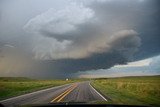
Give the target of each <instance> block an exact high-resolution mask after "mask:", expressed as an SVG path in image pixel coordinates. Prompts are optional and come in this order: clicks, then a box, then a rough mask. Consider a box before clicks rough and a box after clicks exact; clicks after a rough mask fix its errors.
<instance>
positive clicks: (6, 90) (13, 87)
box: [0, 77, 79, 100]
mask: <svg viewBox="0 0 160 107" xmlns="http://www.w3.org/2000/svg"><path fill="white" fill-rule="evenodd" d="M77 81H79V80H75V79H74V80H68V81H66V80H33V79H29V78H23V77H0V100H3V99H6V98H9V97H13V96H18V95H21V94H25V93H29V92H33V91H37V90H41V89H46V88H49V87H54V86H59V85H64V84H68V83H73V82H77Z"/></svg>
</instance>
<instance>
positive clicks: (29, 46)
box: [0, 0, 160, 78]
mask: <svg viewBox="0 0 160 107" xmlns="http://www.w3.org/2000/svg"><path fill="white" fill-rule="evenodd" d="M159 13H160V1H159V0H0V76H26V77H32V78H77V77H78V78H81V77H82V78H83V77H87V78H88V77H118V76H134V75H135V76H137V75H159V74H160V67H159V65H160V36H159V35H160V20H159V19H160V14H159Z"/></svg>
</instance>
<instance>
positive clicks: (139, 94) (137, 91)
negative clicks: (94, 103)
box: [92, 76, 160, 107]
mask: <svg viewBox="0 0 160 107" xmlns="http://www.w3.org/2000/svg"><path fill="white" fill-rule="evenodd" d="M92 85H93V86H94V87H95V88H96V89H97V90H99V91H100V92H101V93H103V94H104V95H105V96H107V97H109V98H110V99H111V100H109V101H108V102H99V103H111V104H115V103H116V104H130V105H135V104H137V105H152V106H157V107H158V106H159V107H160V76H150V77H147V76H146V77H122V78H110V79H105V78H103V79H95V80H94V81H93V82H92Z"/></svg>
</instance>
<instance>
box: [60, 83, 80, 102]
mask: <svg viewBox="0 0 160 107" xmlns="http://www.w3.org/2000/svg"><path fill="white" fill-rule="evenodd" d="M76 87H77V85H75V86H74V87H73V88H72V89H70V90H69V91H68V92H67V93H65V94H64V95H63V96H62V97H61V98H59V100H58V101H57V102H60V101H61V100H62V99H63V98H64V97H65V96H67V95H68V94H69V93H70V92H71V91H72V90H74V89H75V88H76Z"/></svg>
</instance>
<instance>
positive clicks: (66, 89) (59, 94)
mask: <svg viewBox="0 0 160 107" xmlns="http://www.w3.org/2000/svg"><path fill="white" fill-rule="evenodd" d="M91 101H107V100H106V99H105V98H104V97H103V96H102V95H101V94H100V93H98V92H97V91H96V90H95V89H94V88H93V87H92V86H91V85H90V82H89V81H87V82H78V83H73V84H67V85H62V86H57V87H53V88H48V89H45V90H40V91H37V92H33V93H29V94H25V95H21V96H18V97H13V98H9V99H6V100H2V101H0V103H2V104H3V105H5V106H7V107H9V106H10V107H12V106H17V105H26V104H46V103H55V102H91Z"/></svg>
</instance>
